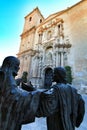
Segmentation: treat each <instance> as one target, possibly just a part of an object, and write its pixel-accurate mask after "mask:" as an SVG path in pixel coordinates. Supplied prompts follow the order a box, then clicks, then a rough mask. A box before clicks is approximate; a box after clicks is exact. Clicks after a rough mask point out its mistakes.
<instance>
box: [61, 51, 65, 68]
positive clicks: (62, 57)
mask: <svg viewBox="0 0 87 130" xmlns="http://www.w3.org/2000/svg"><path fill="white" fill-rule="evenodd" d="M63 65H64V63H63V52H61V66H62V67H63Z"/></svg>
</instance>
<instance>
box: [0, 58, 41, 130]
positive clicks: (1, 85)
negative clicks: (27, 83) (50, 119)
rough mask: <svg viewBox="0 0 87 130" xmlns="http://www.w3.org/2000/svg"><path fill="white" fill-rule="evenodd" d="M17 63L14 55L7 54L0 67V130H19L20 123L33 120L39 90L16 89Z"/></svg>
mask: <svg viewBox="0 0 87 130" xmlns="http://www.w3.org/2000/svg"><path fill="white" fill-rule="evenodd" d="M19 64H20V62H19V60H18V59H17V58H16V57H14V56H8V57H6V58H5V59H4V61H3V64H2V66H1V68H0V130H21V125H22V124H26V123H30V122H33V121H34V120H35V114H36V111H37V108H38V103H39V92H37V91H32V92H27V91H21V90H19V89H18V87H17V84H16V81H15V76H16V75H17V72H18V70H19Z"/></svg>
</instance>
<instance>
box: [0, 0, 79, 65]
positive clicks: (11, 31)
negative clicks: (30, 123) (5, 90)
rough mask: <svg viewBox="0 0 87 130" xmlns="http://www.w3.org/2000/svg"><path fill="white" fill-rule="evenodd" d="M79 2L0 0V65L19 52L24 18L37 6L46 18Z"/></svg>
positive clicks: (60, 0)
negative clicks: (6, 58) (7, 57)
mask: <svg viewBox="0 0 87 130" xmlns="http://www.w3.org/2000/svg"><path fill="white" fill-rule="evenodd" d="M79 1H80V0H0V65H1V63H2V60H3V58H5V57H6V56H9V55H14V56H16V54H17V53H18V51H19V46H20V34H21V33H22V30H23V26H24V17H25V16H26V15H27V14H29V13H30V12H31V11H32V10H33V9H34V8H36V7H37V6H38V8H39V9H40V11H41V13H42V15H43V16H44V17H45V18H46V17H48V16H49V15H50V14H53V13H56V12H58V11H61V10H63V9H66V8H67V7H70V6H72V5H74V4H76V3H77V2H79Z"/></svg>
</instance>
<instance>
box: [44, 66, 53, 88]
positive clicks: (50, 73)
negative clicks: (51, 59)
mask: <svg viewBox="0 0 87 130" xmlns="http://www.w3.org/2000/svg"><path fill="white" fill-rule="evenodd" d="M52 77H53V70H52V69H51V68H46V70H45V77H44V88H47V89H49V88H50V86H51V85H52Z"/></svg>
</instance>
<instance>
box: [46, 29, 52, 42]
mask: <svg viewBox="0 0 87 130" xmlns="http://www.w3.org/2000/svg"><path fill="white" fill-rule="evenodd" d="M51 37H52V32H51V31H48V34H47V39H48V40H49V39H50V38H51Z"/></svg>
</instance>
